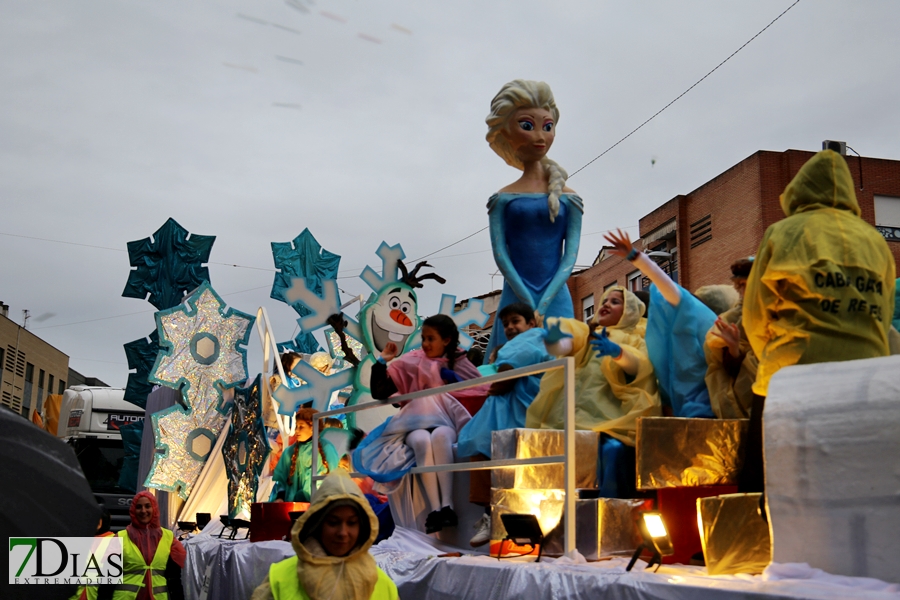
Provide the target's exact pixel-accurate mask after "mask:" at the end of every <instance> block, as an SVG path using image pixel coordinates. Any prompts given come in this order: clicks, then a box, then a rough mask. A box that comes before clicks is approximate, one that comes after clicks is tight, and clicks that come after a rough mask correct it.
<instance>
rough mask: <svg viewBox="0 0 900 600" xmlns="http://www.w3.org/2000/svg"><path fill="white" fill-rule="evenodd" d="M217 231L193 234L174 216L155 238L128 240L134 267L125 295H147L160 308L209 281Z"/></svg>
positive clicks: (180, 298) (145, 296) (169, 306)
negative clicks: (209, 264) (209, 263)
mask: <svg viewBox="0 0 900 600" xmlns="http://www.w3.org/2000/svg"><path fill="white" fill-rule="evenodd" d="M215 241H216V236H214V235H192V234H190V233H188V230H187V229H185V228H184V227H182V226H181V225H179V224H178V223H177V222H176V221H175V220H174V219H171V218H170V219H169V220H167V221H166V222H165V223H164V224H163V226H162V227H160V228H159V229H157V230H156V232H155V233H154V234H153V237H152V238H149V237H147V238H144V239H142V240H135V241H133V242H128V259H129V262H130V264H131V266H132V267H136V268H135V269H132V270H131V272H130V273H129V274H128V282H127V283H126V284H125V291H123V292H122V295H123V296H125V297H126V298H140V299H142V300H143V299H145V298H147V295H148V294H149V296H150V297H149V298H147V299H148V300H149V302H150V303H151V304H152V305H153V306H155V307H156V308H158V309H160V310H164V309H167V308H172V307H173V306H177V305H178V304H180V303H181V301H182V299H183V298H184V296H185V294H186V293H187V292H188V291H189V290H192V289H194V288H196V287H197V286H198V285H200V284H201V283H202V282H204V281H209V269H207V268H206V267H204V266H203V263H206V262H207V261H209V253H210V251H211V250H212V245H213V242H215Z"/></svg>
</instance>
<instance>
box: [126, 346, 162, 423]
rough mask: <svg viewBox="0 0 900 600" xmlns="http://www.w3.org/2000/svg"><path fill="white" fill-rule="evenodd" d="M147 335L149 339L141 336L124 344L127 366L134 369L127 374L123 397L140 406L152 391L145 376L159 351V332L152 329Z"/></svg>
mask: <svg viewBox="0 0 900 600" xmlns="http://www.w3.org/2000/svg"><path fill="white" fill-rule="evenodd" d="M148 337H149V338H150V339H149V341H148V339H147V338H141V339H139V340H134V341H133V342H128V343H127V344H124V347H125V357H126V358H127V359H128V368H129V369H134V373H129V374H128V384H127V385H126V386H125V395H124V399H125V400H127V401H128V402H131V403H132V404H137V405H138V406H140V407H141V408H144V407H145V406H146V405H147V396H149V395H150V392H152V391H153V385H152V384H151V383H150V382H149V381H147V376H148V375H150V371H152V370H153V365H154V364H155V363H156V357H157V356H158V355H159V351H160V346H159V333H158V332H157V331H156V330H155V329H154V330H153V331H152V332H151V333H150V335H149V336H148Z"/></svg>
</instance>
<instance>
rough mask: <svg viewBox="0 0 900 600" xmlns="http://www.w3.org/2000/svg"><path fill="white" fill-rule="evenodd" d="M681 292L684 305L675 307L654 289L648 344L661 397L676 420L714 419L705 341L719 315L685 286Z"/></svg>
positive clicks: (652, 288)
mask: <svg viewBox="0 0 900 600" xmlns="http://www.w3.org/2000/svg"><path fill="white" fill-rule="evenodd" d="M676 285H677V284H676ZM678 290H679V291H680V292H681V302H679V303H678V306H672V305H671V304H669V303H668V302H667V301H666V299H665V298H663V295H662V294H661V293H660V292H659V290H657V289H656V286H655V285H651V286H650V316H649V317H648V318H647V336H646V341H647V352H648V354H649V355H650V362H652V363H653V370H654V371H655V373H656V378H657V380H659V395H660V396H661V397H662V402H663V405H664V406H670V407H671V408H672V413H673V414H674V416H676V417H714V416H715V414H714V413H713V411H712V408H711V407H710V404H709V392H708V391H707V389H706V355H705V354H704V352H703V342H704V341H705V339H706V332H707V331H709V329H710V327H712V326H713V323H715V321H716V315H715V313H713V311H711V310H710V309H709V308H707V306H706V305H705V304H703V303H702V302H700V300H698V299H697V298H695V297H694V296H693V295H691V294H690V293H688V291H687V290H685V289H684V288H682V287H681V286H678Z"/></svg>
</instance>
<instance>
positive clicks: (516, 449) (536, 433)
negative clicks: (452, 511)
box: [491, 429, 600, 490]
mask: <svg viewBox="0 0 900 600" xmlns="http://www.w3.org/2000/svg"><path fill="white" fill-rule="evenodd" d="M564 444H565V435H564V432H563V431H561V430H559V429H503V430H500V431H494V432H493V433H492V437H491V458H492V459H495V460H497V459H502V458H536V457H539V456H556V455H559V454H564V450H563V447H564ZM599 444H600V434H599V433H597V432H595V431H576V432H575V456H576V460H575V487H576V488H595V487H597V449H598V446H599ZM491 487H495V488H502V489H519V490H548V489H562V488H564V487H565V466H564V465H563V464H562V463H560V464H558V465H535V466H530V467H511V468H507V469H493V470H492V471H491Z"/></svg>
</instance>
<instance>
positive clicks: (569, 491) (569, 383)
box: [311, 357, 575, 552]
mask: <svg viewBox="0 0 900 600" xmlns="http://www.w3.org/2000/svg"><path fill="white" fill-rule="evenodd" d="M556 369H563V372H564V382H565V383H564V385H563V397H564V398H565V402H566V414H565V433H564V445H563V454H559V455H556V456H540V457H536V458H507V459H500V460H484V461H478V462H467V463H453V464H448V465H434V466H431V467H413V468H412V469H410V471H409V473H410V474H412V475H418V474H421V473H442V472H448V471H480V470H486V469H497V468H500V467H525V466H531V465H549V464H559V463H562V464H563V465H564V466H565V486H564V487H565V493H566V496H565V502H564V504H563V515H564V516H563V518H564V520H565V522H564V534H565V537H564V541H563V544H564V548H565V552H571V551H572V550H574V549H575V462H574V458H575V359H574V358H572V357H565V358H558V359H556V360H552V361H548V362H544V363H539V364H536V365H531V366H528V367H522V368H520V369H513V370H511V371H503V372H502V373H497V374H496V375H489V376H487V377H478V378H475V379H469V380H466V381H461V382H459V383H452V384H450V385H445V386H442V387H438V388H432V389H429V390H421V391H418V392H413V393H411V394H404V395H402V396H393V397H391V399H390V400H386V401H383V402H382V401H379V400H376V401H373V402H363V403H362V404H356V405H354V406H345V407H343V408H336V409H334V410H327V411H324V412H320V413H317V414H316V416H315V418H314V419H313V434H312V441H313V448H317V447H318V445H319V420H320V419H324V418H326V417H333V416H336V415H343V414H349V413H354V412H359V411H362V410H367V409H370V408H378V407H382V406H384V405H385V404H386V403H387V402H390V403H397V402H405V401H407V400H415V399H416V398H424V397H426V396H434V395H436V394H446V393H450V392H455V391H458V390H464V389H467V388H472V387H477V386H480V385H484V384H487V383H494V382H497V381H507V380H510V379H518V378H519V377H523V376H525V375H536V374H538V373H546V372H547V371H555V370H556ZM318 459H319V453H318V452H313V453H312V465H311V470H312V473H318V462H319V460H318ZM323 478H324V476H323V475H313V477H312V485H311V488H312V489H311V493H313V494H314V493H315V491H316V487H317V482H318V481H319V480H320V479H323Z"/></svg>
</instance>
